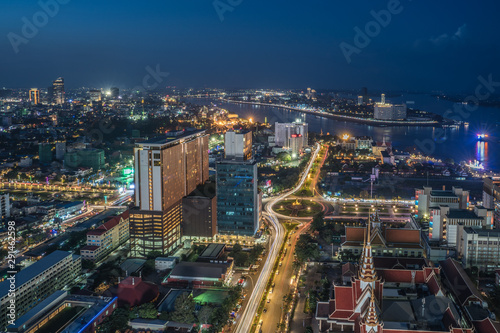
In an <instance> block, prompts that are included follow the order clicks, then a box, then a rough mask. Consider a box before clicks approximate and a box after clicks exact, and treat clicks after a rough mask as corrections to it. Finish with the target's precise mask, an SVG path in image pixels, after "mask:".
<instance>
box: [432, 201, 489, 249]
mask: <svg viewBox="0 0 500 333" xmlns="http://www.w3.org/2000/svg"><path fill="white" fill-rule="evenodd" d="M463 227H473V228H476V229H481V228H484V229H493V210H491V209H486V208H484V207H482V206H476V207H474V210H473V211H472V210H469V209H451V208H450V207H449V206H448V205H440V206H438V207H431V208H430V217H429V239H430V240H431V241H442V242H443V243H445V244H447V245H448V246H456V245H457V244H458V243H459V242H460V237H459V234H460V229H461V228H463Z"/></svg>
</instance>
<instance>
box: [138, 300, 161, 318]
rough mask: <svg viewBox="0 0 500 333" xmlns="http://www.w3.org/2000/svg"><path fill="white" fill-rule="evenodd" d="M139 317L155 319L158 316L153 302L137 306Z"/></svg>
mask: <svg viewBox="0 0 500 333" xmlns="http://www.w3.org/2000/svg"><path fill="white" fill-rule="evenodd" d="M137 313H138V314H139V317H141V318H144V319H155V318H157V317H158V311H157V310H156V307H155V306H154V304H153V303H146V304H142V305H140V306H139V307H138V308H137Z"/></svg>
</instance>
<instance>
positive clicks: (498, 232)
mask: <svg viewBox="0 0 500 333" xmlns="http://www.w3.org/2000/svg"><path fill="white" fill-rule="evenodd" d="M464 232H466V233H468V234H477V235H479V236H483V237H488V236H490V237H500V229H489V230H488V229H475V228H472V227H465V228H464Z"/></svg>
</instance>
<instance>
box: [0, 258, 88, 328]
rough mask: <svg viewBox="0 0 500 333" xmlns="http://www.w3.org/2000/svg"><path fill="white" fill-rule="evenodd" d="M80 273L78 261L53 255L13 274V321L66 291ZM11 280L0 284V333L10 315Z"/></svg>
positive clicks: (79, 261)
mask: <svg viewBox="0 0 500 333" xmlns="http://www.w3.org/2000/svg"><path fill="white" fill-rule="evenodd" d="M81 271H82V263H81V258H80V256H78V255H74V254H71V253H69V252H66V251H59V250H58V251H54V252H52V253H51V254H49V255H47V256H46V257H43V258H42V259H40V260H39V261H37V262H35V263H34V264H32V265H30V266H28V267H27V268H25V269H23V270H21V271H20V272H18V273H17V274H15V282H14V285H15V290H14V292H13V293H14V294H15V317H16V318H19V317H20V316H22V315H24V314H25V313H27V312H28V311H29V310H31V309H32V308H33V307H35V306H36V305H37V304H39V303H40V302H42V301H43V300H44V299H46V298H47V297H49V296H50V295H51V294H52V293H54V292H55V291H56V290H63V289H64V290H68V289H69V288H71V287H72V285H73V284H74V283H75V279H76V278H77V277H78V276H80V274H81ZM10 289H11V280H9V279H7V280H5V281H3V282H1V283H0V331H5V329H6V327H7V324H8V319H9V317H8V316H7V314H8V313H9V312H10V309H9V305H10V304H11V302H10V301H11V299H12V296H11V294H12V291H11V290H10Z"/></svg>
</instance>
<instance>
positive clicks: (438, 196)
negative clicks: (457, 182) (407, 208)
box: [415, 186, 469, 217]
mask: <svg viewBox="0 0 500 333" xmlns="http://www.w3.org/2000/svg"><path fill="white" fill-rule="evenodd" d="M415 205H416V206H417V211H418V216H419V217H429V214H430V209H431V207H439V206H440V205H446V206H448V207H449V208H450V209H467V208H468V207H469V191H464V190H463V189H461V188H459V187H452V189H451V191H447V190H445V189H444V186H443V189H442V190H433V189H432V187H426V186H424V188H422V189H415Z"/></svg>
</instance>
